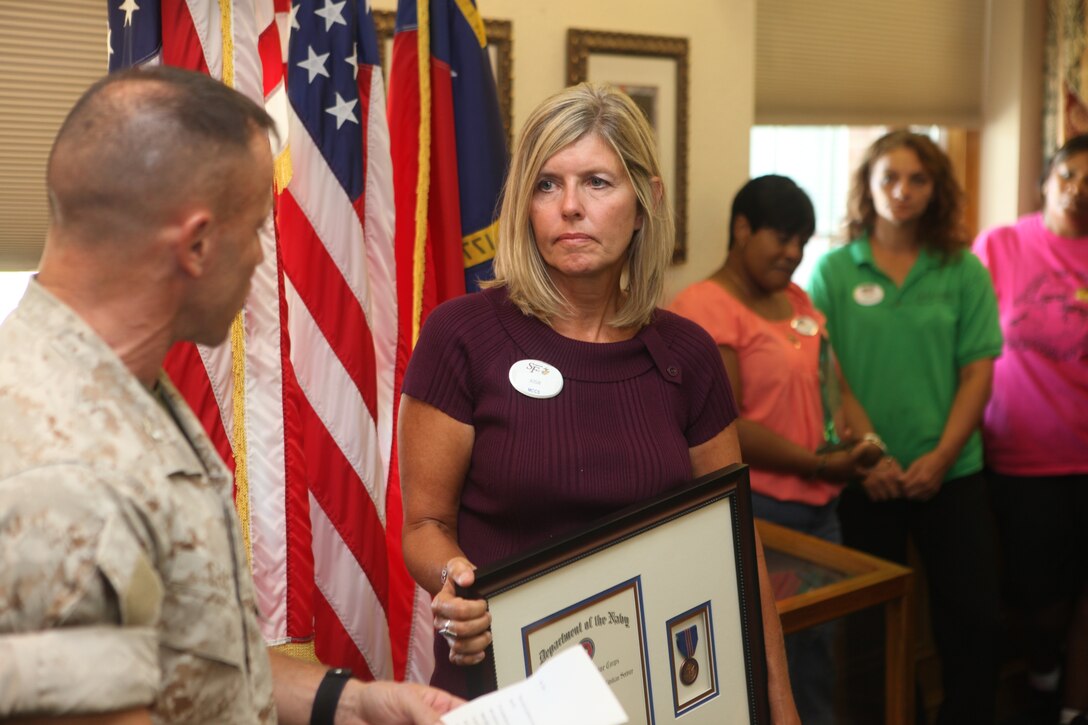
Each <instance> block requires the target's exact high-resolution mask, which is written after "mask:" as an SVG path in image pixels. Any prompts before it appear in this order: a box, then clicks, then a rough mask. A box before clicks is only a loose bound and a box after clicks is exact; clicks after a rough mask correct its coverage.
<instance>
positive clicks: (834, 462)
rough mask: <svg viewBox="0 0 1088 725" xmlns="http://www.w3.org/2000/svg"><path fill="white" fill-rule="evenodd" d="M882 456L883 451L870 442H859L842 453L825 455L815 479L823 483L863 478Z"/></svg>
mask: <svg viewBox="0 0 1088 725" xmlns="http://www.w3.org/2000/svg"><path fill="white" fill-rule="evenodd" d="M883 456H884V450H883V449H882V448H881V447H880V446H878V445H877V444H876V443H873V442H871V441H861V442H859V443H856V444H855V445H853V446H852V447H851V448H849V449H847V450H844V451H834V452H832V453H828V454H826V457H825V458H824V461H823V466H822V467H821V468H820V470H819V471H818V472H817V473H816V478H822V479H824V480H825V481H853V480H855V479H859V478H863V477H864V476H865V474H866V473H868V471H869V469H870V468H871V467H872V466H873V465H875V464H876V463H877V462H878V461H880V459H881V458H882V457H883Z"/></svg>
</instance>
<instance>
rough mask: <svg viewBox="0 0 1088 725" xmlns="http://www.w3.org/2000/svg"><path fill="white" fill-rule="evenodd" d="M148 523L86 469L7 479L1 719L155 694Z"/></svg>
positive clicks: (154, 597) (0, 571)
mask: <svg viewBox="0 0 1088 725" xmlns="http://www.w3.org/2000/svg"><path fill="white" fill-rule="evenodd" d="M140 521H141V517H140V516H139V514H138V512H135V511H133V510H132V509H131V507H130V504H129V503H128V502H126V501H125V500H124V499H123V498H122V497H121V496H119V495H118V494H117V493H116V491H115V490H113V489H112V488H111V487H110V486H109V485H108V483H107V482H104V481H102V480H101V478H100V477H99V476H98V475H96V474H95V473H94V472H92V471H91V470H90V469H89V468H88V467H86V466H81V465H74V464H69V465H52V466H43V467H38V468H31V469H28V470H25V471H23V472H20V473H19V474H17V475H12V476H8V477H6V478H4V479H3V480H0V683H4V684H3V685H0V717H2V716H8V715H30V714H61V713H80V712H86V713H92V712H108V711H110V710H115V709H121V708H130V707H137V706H146V705H150V704H151V703H152V702H153V701H154V697H155V693H156V691H157V689H158V687H159V678H160V675H159V668H158V664H157V661H158V660H157V657H158V655H157V652H158V643H157V634H156V632H157V626H158V622H159V616H160V611H161V606H162V600H163V586H162V581H161V579H160V576H159V573H158V572H157V570H156V567H155V557H154V554H153V551H152V546H151V542H150V539H149V537H148V536H147V534H146V532H144V531H141V530H140V527H141V524H140V523H139V522H140Z"/></svg>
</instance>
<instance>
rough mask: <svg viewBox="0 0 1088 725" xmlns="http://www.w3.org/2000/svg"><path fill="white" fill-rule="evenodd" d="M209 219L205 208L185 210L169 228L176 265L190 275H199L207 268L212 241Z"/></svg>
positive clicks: (208, 213) (209, 216)
mask: <svg viewBox="0 0 1088 725" xmlns="http://www.w3.org/2000/svg"><path fill="white" fill-rule="evenodd" d="M211 221H212V218H211V213H210V212H209V211H208V210H207V209H203V208H197V209H193V210H191V211H188V212H186V213H185V214H184V215H183V216H182V217H181V219H180V220H179V221H178V222H177V223H175V224H174V225H173V227H172V229H171V230H170V231H171V237H172V239H171V244H172V245H173V248H174V254H175V256H176V257H177V260H178V266H179V267H180V268H181V269H183V270H184V271H185V272H186V273H187V274H189V276H191V277H200V276H202V275H203V274H204V273H205V271H206V270H207V267H208V259H209V257H210V255H211V252H212V249H211V247H212V244H213V243H214V242H213V241H212V240H211V238H210V236H209V234H208V230H209V229H210V228H211Z"/></svg>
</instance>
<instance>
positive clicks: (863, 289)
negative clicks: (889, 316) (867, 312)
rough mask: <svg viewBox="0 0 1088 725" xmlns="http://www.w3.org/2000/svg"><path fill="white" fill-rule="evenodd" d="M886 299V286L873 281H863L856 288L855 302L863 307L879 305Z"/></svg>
mask: <svg viewBox="0 0 1088 725" xmlns="http://www.w3.org/2000/svg"><path fill="white" fill-rule="evenodd" d="M883 299H884V288H883V287H881V286H880V285H878V284H874V283H872V282H863V283H861V284H859V285H858V286H857V287H855V288H854V302H857V303H858V304H859V305H861V306H862V307H872V306H873V305H879V304H880V303H881V301H882V300H883Z"/></svg>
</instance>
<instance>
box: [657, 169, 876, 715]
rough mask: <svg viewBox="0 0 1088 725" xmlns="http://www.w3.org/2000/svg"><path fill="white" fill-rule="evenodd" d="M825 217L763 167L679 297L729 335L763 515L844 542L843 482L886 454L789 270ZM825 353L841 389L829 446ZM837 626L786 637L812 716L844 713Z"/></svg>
mask: <svg viewBox="0 0 1088 725" xmlns="http://www.w3.org/2000/svg"><path fill="white" fill-rule="evenodd" d="M814 227H815V214H814V212H813V208H812V202H811V201H810V200H809V198H808V196H807V195H806V194H805V192H804V191H802V190H801V189H800V188H799V187H798V186H797V185H796V184H795V183H794V182H793V181H792V180H790V179H788V178H786V177H784V176H773V175H771V176H761V177H759V178H756V179H752V180H751V181H749V182H748V183H747V184H745V185H744V187H743V188H741V190H740V191H739V192H738V193H737V195H736V197H735V198H734V200H733V209H732V218H731V220H730V238H729V254H728V257H727V258H726V261H725V264H724V265H723V266H722V268H721V269H719V270H718V271H717V272H715V273H714V274H713V275H712V276H711V277H710V278H709V279H706V280H704V281H702V282H699V283H696V284H694V285H692V286H690V287H688V288H687V289H685V290H684V291H683V292H681V293H680V294H679V295H678V296H677V298H676V299H675V300H674V301H673V303H672V305H670V309H671V310H672V311H673V312H676V313H679V314H681V315H683V316H685V317H687V318H689V319H691V320H694V321H695V322H697V323H699V324H700V325H701V326H702V327H703V328H704V329H705V330H706V331H707V332H709V333H710V336H711V337H712V338H713V339H714V341H715V342H716V343H717V344H718V346H719V350H720V353H721V356H722V362H723V364H724V365H725V369H726V372H727V373H728V375H729V382H730V384H731V385H732V386H733V393H734V396H735V397H736V400H737V403H738V405H739V406H740V419H739V420H738V421H737V432H738V435H739V437H740V444H741V451H742V453H743V456H744V461H745V462H746V463H748V464H749V465H750V466H751V483H752V510H753V512H754V513H755V515H756V516H758V517H760V518H764V519H767V520H770V521H773V522H775V523H778V524H782V525H784V526H789V527H790V528H793V529H796V530H798V531H802V532H804V533H807V534H811V535H813V536H819V537H821V538H823V539H827V540H829V541H834V542H836V543H841V541H842V535H841V532H840V529H839V521H838V517H837V515H836V506H837V503H838V497H839V493H840V492H841V491H842V487H843V485H845V483H846V482H847V481H849V480H851V479H855V478H861V477H863V476H864V474H865V473H866V472H867V471H868V470H869V467H871V466H873V465H874V464H877V463H878V462H879V461H881V460H882V457H883V454H884V448H883V443H882V442H881V441H880V438H879V437H877V436H876V434H875V433H874V432H873V429H872V425H871V424H870V422H869V418H868V416H866V415H865V411H864V410H862V408H861V406H860V405H859V404H858V403H857V401H856V399H855V398H854V396H853V394H852V393H851V392H850V389H849V387H848V386H847V385H846V383H845V381H844V380H843V379H842V377H841V375H839V374H838V370H837V366H834V364H833V363H831V362H829V361H830V360H832V359H833V358H831V356H830V348H829V347H828V345H827V339H826V338H827V334H826V330H825V329H824V316H823V315H822V314H821V313H820V312H819V311H818V310H817V309H816V308H815V307H813V305H812V302H811V300H809V297H808V295H807V294H805V292H804V291H803V290H802V289H801V288H800V287H798V286H797V285H796V284H794V283H792V282H791V281H790V277H791V276H792V275H793V271H794V269H796V268H797V265H798V264H799V263H800V262H801V255H802V251H803V248H804V245H805V242H807V241H808V239H809V237H810V236H811V235H812V232H813V229H814ZM821 359H823V360H824V361H825V364H824V365H823V367H824V368H826V369H827V370H828V372H827V376H829V377H832V378H833V380H832V385H831V386H823V387H824V389H826V388H827V387H831V388H832V389H833V395H832V396H829V397H836V398H838V399H839V400H840V401H841V404H840V405H839V406H835V407H836V408H837V411H838V413H839V414H838V415H836V416H835V418H836V420H835V423H836V434H837V436H836V437H838V438H839V439H841V441H842V443H841V444H839V445H837V446H834V447H833V449H832V450H828V446H827V441H826V432H827V429H828V425H826V423H825V405H824V401H823V395H822V393H821V387H822V386H821ZM829 640H830V632H829V631H828V630H827V628H816V629H810V630H805V631H803V632H799V633H797V634H794V635H790V636H789V637H787V638H786V650H787V655H788V658H789V665H790V679H791V681H792V682H793V689H794V698H795V700H796V702H797V708H798V712H799V713H800V715H801V719H802V721H803V722H805V723H806V724H808V723H823V722H833V721H834V719H833V715H834V713H833V712H832V708H831V705H832V696H833V686H834V666H833V661H832V657H831V651H830V641H829Z"/></svg>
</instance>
